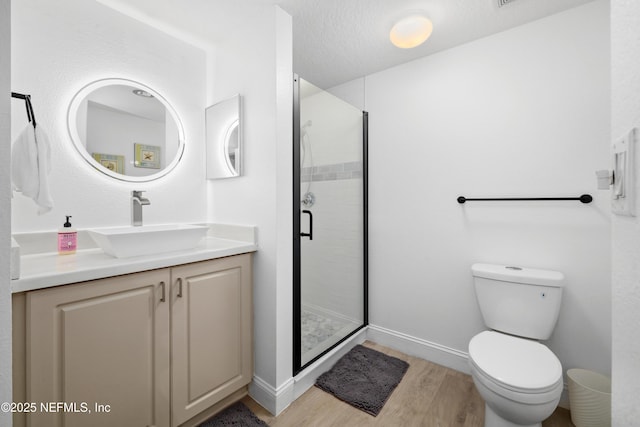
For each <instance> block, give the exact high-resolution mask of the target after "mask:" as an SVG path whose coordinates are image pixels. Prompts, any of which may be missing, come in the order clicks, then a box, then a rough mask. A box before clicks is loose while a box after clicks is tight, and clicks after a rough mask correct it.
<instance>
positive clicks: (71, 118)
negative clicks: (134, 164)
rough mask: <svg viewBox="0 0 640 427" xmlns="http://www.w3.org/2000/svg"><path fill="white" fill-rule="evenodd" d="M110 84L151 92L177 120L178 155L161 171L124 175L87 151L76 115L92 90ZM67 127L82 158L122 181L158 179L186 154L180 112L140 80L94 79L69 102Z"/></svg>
mask: <svg viewBox="0 0 640 427" xmlns="http://www.w3.org/2000/svg"><path fill="white" fill-rule="evenodd" d="M109 85H127V86H132V87H134V88H136V89H142V90H144V91H146V92H149V93H150V94H151V95H153V96H154V97H155V98H156V99H157V100H158V101H160V102H161V103H162V105H164V107H165V108H166V109H167V111H168V112H169V114H170V115H171V117H172V118H173V120H174V121H175V123H176V127H177V128H178V150H177V151H176V155H175V157H174V158H173V160H171V162H170V163H168V164H167V165H166V166H165V168H164V169H162V170H161V171H158V172H156V173H153V174H150V175H146V176H128V175H124V174H120V173H116V172H113V171H111V170H109V169H107V168H105V167H104V166H102V165H101V164H100V163H98V162H97V161H96V160H95V159H94V158H93V157H92V156H91V154H90V153H89V152H88V151H87V148H86V146H85V145H84V144H83V142H82V141H81V140H80V135H79V134H78V126H77V123H76V116H77V113H78V108H79V107H80V105H81V104H82V102H83V101H84V99H85V98H86V97H87V96H88V95H89V94H90V93H91V92H93V91H94V90H96V89H100V88H103V87H105V86H109ZM67 129H68V131H69V136H70V137H71V142H73V146H74V147H75V149H76V151H77V152H78V153H79V154H80V155H81V156H82V158H84V160H85V161H86V162H87V163H88V164H89V165H90V166H91V167H93V168H94V169H95V170H97V171H99V172H101V173H103V174H105V175H107V176H110V177H111V178H115V179H117V180H120V181H126V182H148V181H153V180H156V179H158V178H160V177H163V176H165V175H166V174H168V173H169V172H171V171H172V170H173V169H174V168H175V167H176V166H177V164H178V163H179V162H180V160H181V159H182V156H183V155H184V144H185V141H184V128H183V126H182V121H181V120H180V118H179V117H178V114H177V113H176V111H175V109H174V108H173V107H172V106H171V104H169V102H168V101H167V100H166V99H164V97H162V95H160V94H159V93H158V92H156V91H155V90H153V89H151V88H150V87H149V86H146V85H144V84H142V83H140V82H137V81H135V80H129V79H121V78H105V79H100V80H95V81H93V82H91V83H88V84H86V85H85V86H83V87H82V88H81V89H80V90H79V91H78V92H77V93H76V94H75V95H74V97H73V99H72V100H71V103H70V104H69V109H68V110H67Z"/></svg>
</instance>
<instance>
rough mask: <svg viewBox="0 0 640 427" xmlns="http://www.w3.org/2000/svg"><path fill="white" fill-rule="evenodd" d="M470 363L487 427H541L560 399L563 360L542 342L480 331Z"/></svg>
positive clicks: (470, 347) (470, 344)
mask: <svg viewBox="0 0 640 427" xmlns="http://www.w3.org/2000/svg"><path fill="white" fill-rule="evenodd" d="M469 365H470V367H471V376H472V378H473V382H474V384H475V386H476V389H477V390H478V392H479V393H480V395H481V396H482V397H483V399H484V400H485V426H486V427H523V426H526V427H540V426H541V425H542V421H543V420H544V419H546V418H548V417H549V416H550V415H551V414H552V413H553V411H554V410H555V408H556V407H557V405H558V402H559V401H560V395H561V394H562V389H563V380H562V365H561V364H560V361H559V360H558V358H557V357H556V356H555V355H554V354H553V353H552V352H551V350H549V349H548V348H547V347H546V346H544V345H543V344H540V343H539V342H537V341H534V340H530V339H526V338H520V337H515V336H512V335H507V334H504V333H500V332H496V331H484V332H481V333H479V334H478V335H476V336H474V337H473V338H472V339H471V342H470V343H469Z"/></svg>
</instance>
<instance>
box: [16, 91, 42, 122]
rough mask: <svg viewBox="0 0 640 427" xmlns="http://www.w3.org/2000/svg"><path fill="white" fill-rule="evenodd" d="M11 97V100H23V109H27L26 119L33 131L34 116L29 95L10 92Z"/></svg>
mask: <svg viewBox="0 0 640 427" xmlns="http://www.w3.org/2000/svg"><path fill="white" fill-rule="evenodd" d="M11 97H12V98H17V99H24V104H25V107H26V109H27V119H29V123H32V124H33V127H34V129H35V127H36V115H35V113H34V112H33V105H31V95H23V94H21V93H17V92H11Z"/></svg>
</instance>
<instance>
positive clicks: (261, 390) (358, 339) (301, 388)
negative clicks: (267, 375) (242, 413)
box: [249, 328, 367, 415]
mask: <svg viewBox="0 0 640 427" xmlns="http://www.w3.org/2000/svg"><path fill="white" fill-rule="evenodd" d="M366 330H367V328H363V329H362V330H360V331H358V332H357V333H355V334H354V335H353V336H352V337H349V339H347V340H345V341H344V342H342V343H340V345H338V346H337V347H336V348H334V349H333V350H331V351H330V352H329V353H327V354H325V355H324V356H322V357H321V358H320V359H318V360H316V361H315V362H313V364H311V365H310V366H308V367H307V368H306V369H305V370H304V371H303V372H301V373H300V374H298V375H297V376H296V377H294V378H289V379H288V380H287V381H285V382H284V383H283V384H282V385H280V386H279V387H278V388H277V389H276V388H274V387H273V386H271V385H270V384H269V383H267V382H266V381H264V380H263V379H262V378H260V377H258V376H254V377H253V381H252V382H251V384H249V395H250V396H251V398H252V399H253V400H255V401H256V402H258V403H259V404H260V405H261V406H262V407H263V408H265V409H266V410H267V411H269V412H270V413H271V414H273V415H278V414H280V412H282V411H284V410H285V409H286V408H287V407H288V406H289V405H290V404H291V403H292V402H293V401H294V400H296V399H297V398H298V397H300V396H302V394H303V393H304V392H305V391H307V390H308V389H309V388H310V387H312V386H313V385H314V384H315V382H316V379H318V377H319V376H320V375H322V374H323V373H324V372H326V371H328V370H329V369H331V367H332V366H333V365H334V364H335V363H336V362H337V361H338V359H340V358H341V357H342V356H344V355H345V354H347V353H348V352H349V350H351V349H352V348H353V347H355V346H356V345H357V344H362V343H363V342H364V341H365V338H366V335H367V333H366Z"/></svg>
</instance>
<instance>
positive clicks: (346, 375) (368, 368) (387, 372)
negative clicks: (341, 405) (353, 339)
mask: <svg viewBox="0 0 640 427" xmlns="http://www.w3.org/2000/svg"><path fill="white" fill-rule="evenodd" d="M408 368H409V364H408V363H407V362H405V361H403V360H400V359H398V358H396V357H392V356H387V355H386V354H384V353H380V352H379V351H376V350H372V349H370V348H367V347H363V346H361V345H357V346H355V347H354V348H353V349H352V350H351V351H350V352H349V353H347V354H345V355H344V356H343V357H342V358H341V359H340V360H338V362H336V364H335V365H334V366H333V368H331V369H330V370H329V371H327V372H325V373H324V374H322V375H320V377H319V378H318V380H317V381H316V387H319V388H321V389H322V390H324V391H326V392H327V393H331V394H333V395H334V396H335V397H337V398H338V399H340V400H343V401H345V402H347V403H348V404H349V405H351V406H354V407H356V408H358V409H361V410H363V411H365V412H366V413H368V414H371V415H373V416H374V417H375V416H377V415H378V413H379V412H380V410H381V409H382V407H383V406H384V404H385V402H386V401H387V399H388V398H389V396H391V393H392V392H393V390H394V389H395V388H396V386H397V385H398V383H399V382H400V380H402V377H403V376H404V373H405V372H407V369H408Z"/></svg>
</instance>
